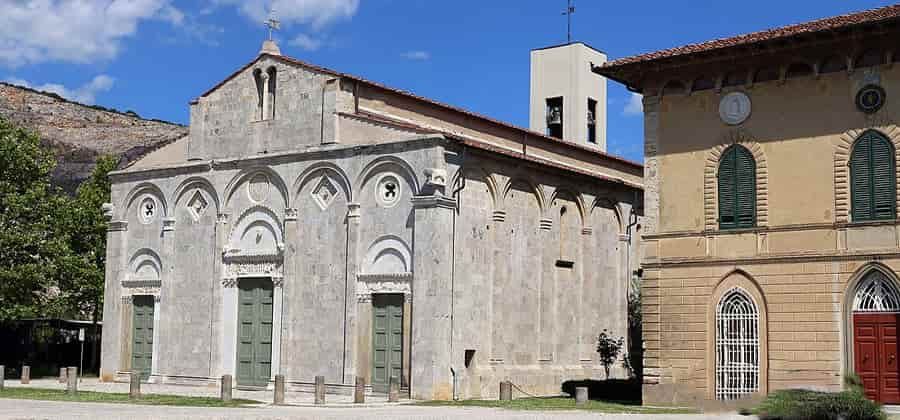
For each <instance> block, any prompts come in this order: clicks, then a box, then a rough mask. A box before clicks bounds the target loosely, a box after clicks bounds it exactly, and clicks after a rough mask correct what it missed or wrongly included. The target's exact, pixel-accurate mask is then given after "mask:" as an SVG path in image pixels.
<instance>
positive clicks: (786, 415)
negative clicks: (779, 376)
mask: <svg viewBox="0 0 900 420" xmlns="http://www.w3.org/2000/svg"><path fill="white" fill-rule="evenodd" d="M754 411H755V412H756V414H757V415H758V416H759V418H760V419H761V420H768V419H771V420H775V419H778V420H838V419H841V420H884V419H886V418H887V417H886V416H885V415H884V413H883V412H882V411H881V407H879V406H878V404H875V403H874V402H872V401H869V400H868V399H866V397H865V395H863V394H862V393H861V392H858V391H854V390H851V391H844V392H837V393H832V392H817V391H807V390H801V389H788V390H781V391H775V392H773V393H771V394H769V396H768V397H766V399H765V400H764V401H763V402H762V403H761V404H760V405H759V407H757V408H756V410H754Z"/></svg>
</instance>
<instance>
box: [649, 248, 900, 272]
mask: <svg viewBox="0 0 900 420" xmlns="http://www.w3.org/2000/svg"><path fill="white" fill-rule="evenodd" d="M898 257H900V249H891V250H884V251H874V252H873V251H864V252H818V251H814V252H797V253H792V254H766V255H758V256H754V257H742V258H713V257H689V258H666V259H664V260H662V261H646V260H645V261H644V262H642V263H641V267H642V268H644V269H648V270H652V269H662V268H676V267H688V266H690V267H696V266H731V265H749V264H783V263H802V262H842V261H859V260H869V261H878V260H881V259H885V258H898Z"/></svg>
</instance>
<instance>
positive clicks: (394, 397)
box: [388, 376, 400, 402]
mask: <svg viewBox="0 0 900 420" xmlns="http://www.w3.org/2000/svg"><path fill="white" fill-rule="evenodd" d="M397 401H400V380H399V379H398V378H397V377H396V376H391V381H390V384H388V402H397Z"/></svg>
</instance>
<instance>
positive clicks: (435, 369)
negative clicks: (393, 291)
mask: <svg viewBox="0 0 900 420" xmlns="http://www.w3.org/2000/svg"><path fill="white" fill-rule="evenodd" d="M412 202H413V207H414V209H415V210H414V211H415V228H414V235H413V244H414V249H413V254H414V256H413V280H412V334H411V335H412V346H411V347H412V348H411V353H412V357H411V359H412V360H411V365H412V366H411V372H410V373H411V378H410V393H411V396H412V398H415V399H423V400H449V399H451V398H452V397H453V384H452V378H451V377H450V364H451V355H450V338H451V331H450V326H451V325H450V312H451V309H450V308H451V301H452V296H451V288H450V286H451V282H452V272H453V270H452V268H453V267H452V264H453V222H454V217H455V210H456V201H454V200H452V199H450V198H447V197H445V196H444V195H443V194H440V193H437V194H433V195H420V196H416V197H413V199H412Z"/></svg>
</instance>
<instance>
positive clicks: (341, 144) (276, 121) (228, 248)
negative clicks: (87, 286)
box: [101, 42, 643, 399]
mask: <svg viewBox="0 0 900 420" xmlns="http://www.w3.org/2000/svg"><path fill="white" fill-rule="evenodd" d="M641 173H642V168H641V166H640V165H638V164H635V163H632V162H629V161H626V160H623V159H620V158H616V157H614V156H610V155H608V154H605V153H603V152H602V151H598V150H596V148H595V147H594V148H592V147H586V146H582V145H579V144H576V143H574V142H568V141H562V140H559V139H555V138H551V137H547V136H544V135H542V134H540V133H535V132H531V131H528V130H524V129H520V128H517V127H514V126H511V125H508V124H505V123H502V122H499V121H495V120H491V119H488V118H485V117H482V116H479V115H475V114H472V113H469V112H466V111H464V110H461V109H458V108H454V107H450V106H447V105H443V104H440V103H437V102H434V101H431V100H428V99H426V98H421V97H418V96H415V95H412V94H409V93H406V92H402V91H398V90H395V89H392V88H388V87H385V86H382V85H380V84H377V83H374V82H370V81H367V80H364V79H362V78H359V77H355V76H351V75H347V74H343V73H339V72H335V71H332V70H328V69H324V68H321V67H317V66H314V65H311V64H308V63H304V62H301V61H298V60H294V59H291V58H289V57H285V56H282V55H281V54H280V52H279V51H278V49H277V46H275V45H274V44H272V43H271V42H267V43H266V45H265V46H264V49H263V51H262V52H261V53H260V55H259V56H258V57H257V58H256V59H254V60H253V61H252V62H250V63H249V64H248V65H246V66H245V67H243V68H241V69H239V70H238V71H237V72H235V73H234V74H233V75H231V76H229V77H228V78H227V79H225V80H224V81H222V82H221V83H219V84H218V85H217V86H215V87H214V88H213V89H211V90H210V91H208V92H206V93H204V94H203V95H201V96H200V97H199V98H198V99H196V100H195V101H193V102H192V103H191V125H190V134H189V135H188V136H187V137H185V138H183V139H181V140H178V141H176V142H174V143H172V144H170V145H167V146H165V147H163V148H160V149H159V150H157V151H155V152H153V153H151V154H149V155H148V156H146V157H145V158H143V159H141V160H140V161H138V162H136V163H135V164H133V165H132V166H130V167H128V168H127V169H124V170H122V171H119V172H115V173H114V174H113V175H112V176H111V179H112V182H113V186H112V202H111V203H110V204H109V205H108V206H107V209H106V210H107V214H108V216H109V218H110V229H109V234H108V251H107V252H108V255H107V276H106V292H105V303H104V330H103V351H102V367H101V379H102V380H104V381H112V380H124V378H125V376H126V375H127V374H128V373H130V372H140V373H141V374H142V375H144V376H145V377H146V378H148V380H150V381H155V382H164V383H192V384H215V383H217V381H218V380H219V378H220V377H221V375H223V374H232V375H234V377H235V380H236V383H237V386H241V387H266V386H270V384H271V381H272V380H273V378H274V375H276V374H282V375H284V376H285V377H286V381H287V383H288V387H289V389H308V388H310V384H311V383H312V382H313V380H314V378H315V377H316V376H319V375H322V376H324V377H325V380H326V383H327V384H328V386H329V389H330V390H331V391H334V392H343V391H349V389H350V387H352V386H353V384H354V382H355V380H356V378H357V377H362V378H364V379H365V380H366V383H367V384H370V385H371V386H372V388H373V390H374V391H384V390H385V389H386V387H387V384H388V381H389V378H390V377H396V378H397V379H398V380H399V381H400V383H401V386H402V388H403V389H407V390H408V392H409V393H410V395H411V397H412V398H420V399H449V398H453V397H458V398H475V397H489V396H494V395H496V394H497V390H498V383H499V382H500V381H501V380H505V379H510V380H512V381H513V382H515V383H516V384H517V385H518V386H519V387H521V388H522V389H524V390H526V391H528V392H531V393H536V394H555V393H558V392H559V390H560V388H559V387H560V383H561V382H562V381H563V380H566V379H582V378H599V377H602V375H603V374H602V373H601V372H602V367H601V365H600V364H599V360H598V357H597V354H596V352H595V341H596V336H597V334H598V333H599V331H600V330H602V329H603V328H608V329H611V330H612V331H613V332H614V333H616V334H617V335H623V336H627V332H626V329H627V308H626V294H627V292H628V284H629V281H630V278H631V275H632V272H634V271H635V270H636V268H637V263H638V256H639V254H638V246H637V235H628V233H633V232H636V231H637V229H638V228H639V226H638V225H637V222H638V220H639V219H638V218H639V216H640V213H639V212H640V209H639V208H638V207H639V206H636V205H635V203H640V202H641V201H642V199H643V198H642V195H641V194H642V190H641ZM616 371H617V372H618V373H619V374H622V373H623V370H622V369H621V368H618V369H617V370H616Z"/></svg>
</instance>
